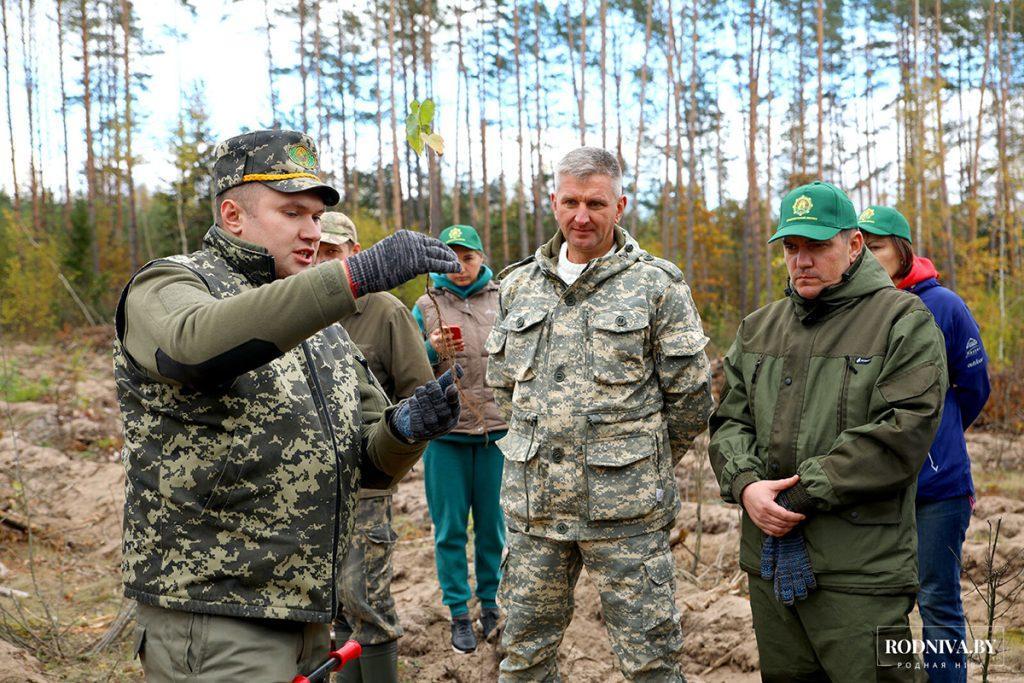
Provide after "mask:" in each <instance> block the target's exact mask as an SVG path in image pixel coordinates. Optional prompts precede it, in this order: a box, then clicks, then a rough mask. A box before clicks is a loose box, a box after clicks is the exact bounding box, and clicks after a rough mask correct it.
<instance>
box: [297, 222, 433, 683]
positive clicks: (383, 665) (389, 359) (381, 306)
mask: <svg viewBox="0 0 1024 683" xmlns="http://www.w3.org/2000/svg"><path fill="white" fill-rule="evenodd" d="M361 250H362V247H361V246H360V244H359V234H358V232H357V231H356V226H355V223H353V222H352V219H350V218H349V217H348V216H346V215H345V214H343V213H339V212H337V211H331V212H328V213H325V214H324V215H323V216H321V217H320V246H319V247H318V249H317V263H324V262H326V261H330V260H332V259H340V260H344V259H346V258H348V257H350V256H352V255H353V254H358V253H359V252H360V251H361ZM339 322H340V324H341V326H342V327H343V328H345V331H346V332H348V335H349V337H350V338H351V339H352V341H353V342H354V343H355V345H356V346H358V347H359V350H360V351H361V352H362V354H363V357H364V358H365V359H366V363H367V365H368V366H369V369H370V371H371V372H372V373H373V376H374V378H375V379H376V380H377V381H378V382H379V383H380V385H381V386H382V387H383V389H384V391H385V392H386V393H387V395H388V398H389V399H391V401H395V402H397V401H401V400H402V399H404V398H408V397H409V396H412V395H413V392H414V391H415V390H416V387H418V386H420V385H421V384H426V383H427V382H429V381H430V380H432V379H434V372H433V370H431V367H430V363H429V362H428V361H427V354H426V353H425V351H424V349H423V341H422V337H421V336H420V331H419V328H418V327H417V326H416V323H415V321H413V319H412V315H410V313H409V311H408V309H406V307H405V305H404V304H402V302H401V301H399V300H398V299H397V298H395V297H394V296H393V295H392V294H390V293H388V292H374V293H371V294H367V295H366V296H363V297H360V298H358V299H356V306H355V311H353V312H352V313H351V314H349V315H347V316H345V317H344V318H342V319H341V320H340V321H339ZM394 492H395V488H394V487H390V488H370V487H364V488H361V489H359V495H358V498H357V502H356V508H355V512H354V513H353V514H354V517H355V528H354V529H353V533H352V543H351V544H350V545H349V547H348V548H347V550H346V552H345V560H344V563H343V565H342V570H341V582H340V584H339V586H338V591H339V598H340V602H341V604H340V606H339V611H338V618H337V620H336V621H335V624H334V629H335V635H336V638H337V640H338V641H342V640H348V639H349V638H352V639H353V640H355V641H357V642H358V643H359V644H360V645H362V646H363V653H362V655H361V656H360V658H359V659H357V660H356V661H354V662H352V663H350V664H349V665H347V666H346V667H345V668H344V669H343V670H342V671H341V672H340V673H339V674H338V677H339V680H340V681H342V682H345V683H348V682H352V683H357V682H358V681H373V682H374V683H388V682H394V683H397V681H398V638H399V637H401V635H402V627H401V625H400V623H399V620H398V614H397V613H396V612H395V601H394V599H393V598H392V597H391V578H392V575H393V570H392V564H391V560H392V555H393V554H394V549H395V542H396V541H397V540H398V536H397V535H396V534H395V530H394V528H393V527H392V525H391V518H392V517H391V515H392V512H391V497H392V495H393V494H394Z"/></svg>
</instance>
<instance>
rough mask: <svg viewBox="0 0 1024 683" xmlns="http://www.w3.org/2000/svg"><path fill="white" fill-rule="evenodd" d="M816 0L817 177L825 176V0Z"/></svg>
mask: <svg viewBox="0 0 1024 683" xmlns="http://www.w3.org/2000/svg"><path fill="white" fill-rule="evenodd" d="M817 2H818V150H817V151H818V178H824V177H825V134H824V132H823V126H822V120H823V119H824V118H825V108H824V98H823V97H822V89H823V88H822V79H823V78H824V74H825V0H817Z"/></svg>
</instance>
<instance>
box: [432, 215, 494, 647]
mask: <svg viewBox="0 0 1024 683" xmlns="http://www.w3.org/2000/svg"><path fill="white" fill-rule="evenodd" d="M440 239H441V241H442V242H444V243H445V244H447V245H448V246H450V247H451V248H452V249H453V250H455V252H456V253H457V254H458V256H459V261H460V262H461V263H462V271H461V272H459V273H451V274H449V275H439V274H432V275H431V276H430V279H431V288H430V292H431V295H430V296H428V295H426V294H424V295H423V296H422V297H420V298H419V300H418V301H417V302H416V305H415V306H414V307H413V310H412V313H413V317H414V318H415V319H416V321H417V322H418V323H419V325H420V329H422V330H423V334H424V337H425V338H426V341H425V344H426V349H427V356H428V357H429V358H430V362H431V363H432V364H433V366H434V371H435V373H436V374H437V375H440V374H441V373H443V372H444V371H445V370H446V369H447V368H448V367H449V365H450V364H451V362H452V359H453V358H454V361H455V362H457V363H458V364H459V365H461V366H462V368H463V371H464V372H465V374H464V375H463V377H462V379H461V381H460V387H459V388H460V396H461V398H462V416H461V418H460V420H459V424H458V426H456V428H455V429H454V430H452V432H451V433H450V434H447V435H445V436H443V437H441V438H439V439H435V440H434V441H432V442H431V443H430V446H428V448H427V452H426V453H425V454H424V456H423V463H424V480H425V484H426V491H427V506H428V507H429V508H430V517H431V519H432V520H433V522H434V557H435V560H436V562H437V578H438V581H439V582H440V584H441V593H442V597H443V601H444V604H445V605H447V606H448V608H449V609H450V610H451V615H452V625H451V631H452V648H453V649H454V650H455V651H456V652H458V653H462V654H468V653H470V652H473V651H474V650H475V649H476V642H477V641H476V634H475V633H474V631H473V624H472V620H471V618H470V615H469V604H468V603H469V599H470V597H471V596H472V594H471V592H470V587H469V568H468V566H467V563H466V544H467V542H468V540H469V537H468V533H467V525H468V521H469V515H470V513H472V515H473V541H474V543H473V546H474V551H475V553H474V557H475V562H474V564H475V567H476V597H477V599H478V600H479V601H480V622H479V624H480V629H481V632H482V635H483V637H484V638H485V639H489V638H490V637H491V636H492V635H494V634H495V633H496V626H497V621H498V604H497V602H496V601H495V600H496V594H497V590H498V581H499V580H500V578H501V575H500V571H499V566H500V563H501V553H502V550H503V549H504V547H505V519H504V517H503V516H502V512H501V504H500V500H499V498H500V493H501V471H502V466H503V463H504V459H503V456H502V453H501V451H500V450H498V447H497V446H495V445H494V442H495V441H497V440H498V439H500V438H501V437H502V436H504V435H505V431H506V426H505V423H504V421H503V420H502V419H501V417H500V415H499V413H498V407H497V405H495V403H494V396H493V394H492V393H491V390H490V389H488V388H487V387H486V386H484V375H485V373H486V370H487V352H486V351H485V350H484V342H485V341H486V339H487V336H488V335H489V334H490V332H491V327H492V326H493V325H494V317H495V314H496V313H497V310H498V286H497V284H496V283H495V282H493V280H492V277H493V273H492V272H491V269H490V268H488V267H487V265H486V264H485V263H484V259H485V257H484V253H483V246H482V245H481V244H480V236H479V235H477V232H476V230H474V229H473V228H471V227H469V226H467V225H453V226H451V227H449V228H446V229H445V230H443V231H442V232H441V235H440ZM435 302H436V304H435ZM439 313H440V319H439V318H438V314H439Z"/></svg>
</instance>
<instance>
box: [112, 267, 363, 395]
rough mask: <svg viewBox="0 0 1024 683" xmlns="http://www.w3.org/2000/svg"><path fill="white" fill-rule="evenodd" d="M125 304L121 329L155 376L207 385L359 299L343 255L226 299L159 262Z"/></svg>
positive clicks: (289, 344) (261, 360) (132, 287)
mask: <svg viewBox="0 0 1024 683" xmlns="http://www.w3.org/2000/svg"><path fill="white" fill-rule="evenodd" d="M122 306H123V310H122V311H120V312H119V313H120V315H119V317H120V318H123V329H119V331H118V334H119V335H122V336H121V340H122V342H123V343H124V346H125V349H126V350H127V351H128V354H129V355H130V356H131V358H132V359H133V360H134V361H135V363H136V364H138V365H139V366H141V367H142V368H143V369H144V370H145V371H146V372H147V373H148V374H149V375H150V376H151V377H152V378H153V379H156V380H159V381H164V382H168V383H171V384H177V385H184V386H191V387H195V388H205V387H211V386H218V385H220V384H224V383H227V382H230V381H231V380H233V379H234V378H235V377H237V376H238V375H241V374H242V373H245V372H248V371H250V370H252V369H254V368H257V367H260V366H261V365H264V364H266V363H268V362H270V361H271V360H273V359H275V358H277V357H279V356H281V355H283V354H284V353H285V352H287V351H288V350H290V349H291V348H293V347H295V346H297V345H298V344H299V343H301V342H302V341H303V340H304V339H306V338H307V337H310V336H312V335H313V334H315V333H316V332H317V331H319V330H321V329H323V328H324V327H327V326H328V325H330V324H332V323H334V322H336V321H337V320H339V319H340V318H342V317H344V316H346V315H349V314H351V313H352V312H353V311H354V310H355V299H353V297H352V291H351V290H350V289H349V286H348V282H347V280H346V277H345V273H344V270H343V267H342V265H341V263H340V262H338V261H332V262H329V263H325V264H323V265H320V266H317V267H315V268H311V269H309V270H306V271H304V272H302V273H299V274H297V275H293V276H291V277H288V278H285V279H282V280H277V281H275V282H272V283H269V284H266V285H263V286H261V287H256V288H254V289H250V290H247V291H245V292H242V293H241V294H238V295H236V296H232V297H229V298H227V299H217V298H215V297H214V296H213V295H212V294H211V293H210V291H209V290H208V289H207V287H206V285H205V284H204V283H203V281H202V279H201V278H200V277H199V276H198V275H197V274H196V273H194V272H193V271H191V270H189V269H188V268H186V267H184V266H180V265H177V264H173V263H158V264H156V265H154V266H151V267H149V268H146V269H145V270H143V271H142V272H140V273H139V274H138V275H136V276H135V278H134V279H133V280H132V281H131V282H130V283H129V285H128V291H127V294H126V296H125V299H124V303H123V304H122ZM119 327H121V326H119Z"/></svg>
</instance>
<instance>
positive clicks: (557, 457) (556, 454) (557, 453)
mask: <svg viewBox="0 0 1024 683" xmlns="http://www.w3.org/2000/svg"><path fill="white" fill-rule="evenodd" d="M563 454H564V453H563V451H562V449H561V448H556V449H554V450H553V451H551V459H552V460H553V461H554V462H556V463H559V462H562V456H563Z"/></svg>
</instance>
